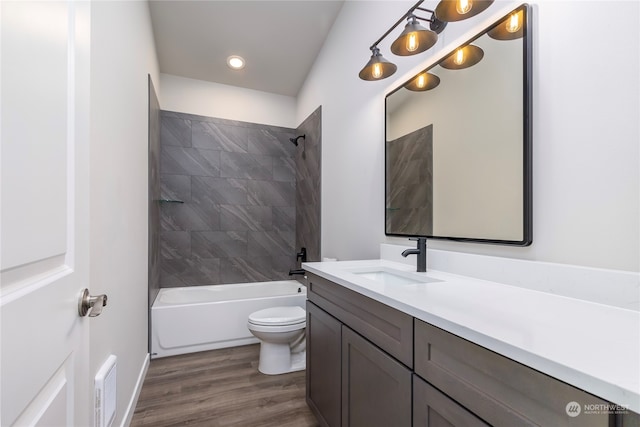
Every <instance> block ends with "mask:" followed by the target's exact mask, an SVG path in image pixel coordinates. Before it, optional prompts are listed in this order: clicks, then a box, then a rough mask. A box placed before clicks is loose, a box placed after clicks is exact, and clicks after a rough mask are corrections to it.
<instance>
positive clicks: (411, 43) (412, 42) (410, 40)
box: [407, 31, 418, 52]
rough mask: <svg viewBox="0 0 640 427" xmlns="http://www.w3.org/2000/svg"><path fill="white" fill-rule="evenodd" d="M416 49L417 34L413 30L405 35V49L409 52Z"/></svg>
mask: <svg viewBox="0 0 640 427" xmlns="http://www.w3.org/2000/svg"><path fill="white" fill-rule="evenodd" d="M416 49H418V35H417V33H416V32H415V31H414V32H412V33H409V35H408V36H407V50H408V51H409V52H415V51H416Z"/></svg>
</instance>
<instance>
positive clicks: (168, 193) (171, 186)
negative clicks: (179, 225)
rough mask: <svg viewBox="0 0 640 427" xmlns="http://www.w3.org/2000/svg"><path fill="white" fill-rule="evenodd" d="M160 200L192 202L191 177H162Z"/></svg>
mask: <svg viewBox="0 0 640 427" xmlns="http://www.w3.org/2000/svg"><path fill="white" fill-rule="evenodd" d="M160 198H161V199H164V200H181V201H183V202H189V201H191V177H190V176H188V175H160Z"/></svg>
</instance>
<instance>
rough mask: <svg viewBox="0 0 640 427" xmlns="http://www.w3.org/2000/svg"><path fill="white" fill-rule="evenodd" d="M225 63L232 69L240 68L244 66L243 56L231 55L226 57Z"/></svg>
mask: <svg viewBox="0 0 640 427" xmlns="http://www.w3.org/2000/svg"><path fill="white" fill-rule="evenodd" d="M227 65H228V66H229V68H231V69H232V70H242V69H243V68H244V58H242V57H241V56H238V55H231V56H230V57H228V58H227Z"/></svg>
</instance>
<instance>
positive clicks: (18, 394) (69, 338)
mask: <svg viewBox="0 0 640 427" xmlns="http://www.w3.org/2000/svg"><path fill="white" fill-rule="evenodd" d="M89 12H90V5H89V4H88V3H86V2H78V3H73V2H67V1H59V2H51V1H42V2H32V1H6V0H2V1H0V21H1V26H0V28H1V30H0V31H1V51H0V55H1V57H0V58H1V64H2V65H1V70H2V71H1V77H0V79H1V86H0V90H1V99H2V103H1V117H2V121H1V123H0V126H1V151H0V158H1V164H2V170H1V181H0V195H1V200H2V202H1V208H0V209H1V216H0V235H1V237H0V241H1V246H0V270H1V273H0V274H1V282H0V322H1V329H0V332H1V335H0V338H1V353H0V357H1V359H0V394H1V397H0V399H1V408H0V412H1V413H0V425H2V426H11V425H20V426H22V425H41V426H86V425H90V424H91V414H90V411H89V409H90V405H91V386H92V383H91V378H90V376H89V369H88V367H89V361H88V348H89V347H88V344H89V340H88V338H89V335H88V334H89V321H90V320H89V318H86V317H85V318H82V317H80V316H79V315H78V298H79V295H80V292H81V290H82V289H83V288H85V287H88V286H89V284H88V278H89V274H88V266H89V257H88V249H89V244H88V239H89V236H88V232H89V203H88V202H89V194H88V185H89V182H88V180H89V170H88V164H89V140H88V138H89V41H90V39H89V36H90V33H89V30H90V28H89V25H90V19H89V18H90V17H89Z"/></svg>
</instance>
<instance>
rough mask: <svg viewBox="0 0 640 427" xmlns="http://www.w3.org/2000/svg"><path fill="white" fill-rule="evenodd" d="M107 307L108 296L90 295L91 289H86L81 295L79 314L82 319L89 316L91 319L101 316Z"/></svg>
mask: <svg viewBox="0 0 640 427" xmlns="http://www.w3.org/2000/svg"><path fill="white" fill-rule="evenodd" d="M106 305H107V296H106V295H104V294H102V295H96V296H92V295H89V289H87V288H85V289H84V290H83V291H82V292H81V293H80V301H79V302H78V314H79V315H80V317H85V316H86V315H87V314H88V315H89V317H96V316H100V314H101V313H102V308H103V307H105V306H106Z"/></svg>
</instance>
